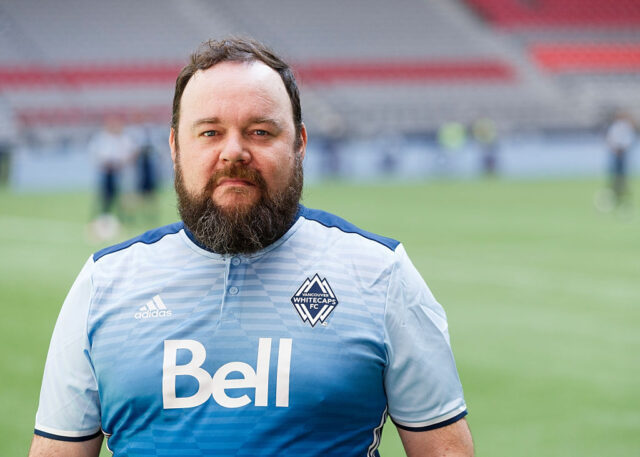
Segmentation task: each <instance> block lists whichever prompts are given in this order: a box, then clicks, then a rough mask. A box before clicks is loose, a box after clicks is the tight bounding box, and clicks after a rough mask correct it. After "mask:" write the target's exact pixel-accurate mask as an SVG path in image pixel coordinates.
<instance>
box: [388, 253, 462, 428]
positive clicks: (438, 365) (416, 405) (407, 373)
mask: <svg viewBox="0 0 640 457" xmlns="http://www.w3.org/2000/svg"><path fill="white" fill-rule="evenodd" d="M385 347H386V351H387V357H388V359H387V366H386V370H385V379H384V384H385V390H386V392H387V401H388V408H389V415H390V417H391V419H392V420H393V422H394V423H395V424H396V425H397V426H398V427H400V428H404V429H407V430H412V431H423V430H430V429H434V428H438V427H443V426H445V425H448V424H451V423H453V422H456V421H457V420H459V419H461V418H463V417H464V416H465V415H466V414H467V408H466V404H465V401H464V395H463V392H462V385H461V383H460V378H459V377H458V372H457V369H456V365H455V361H454V358H453V353H452V352H451V347H450V344H449V333H448V327H447V317H446V315H445V312H444V310H443V309H442V306H440V304H439V303H438V302H437V301H436V300H435V298H434V297H433V295H432V294H431V291H430V290H429V288H428V287H427V285H426V284H425V282H424V280H423V279H422V277H421V276H420V274H419V273H418V271H417V270H416V269H415V267H414V266H413V264H412V263H411V261H410V260H409V257H408V256H407V254H406V252H405V250H404V248H403V246H402V245H400V246H398V248H397V249H396V263H395V267H394V270H393V272H392V274H391V278H390V284H389V291H388V295H387V305H386V310H385Z"/></svg>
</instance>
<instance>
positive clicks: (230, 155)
mask: <svg viewBox="0 0 640 457" xmlns="http://www.w3.org/2000/svg"><path fill="white" fill-rule="evenodd" d="M219 158H220V161H221V162H223V163H224V164H225V165H233V164H235V163H245V164H246V163H249V162H250V161H251V154H250V153H249V151H248V150H247V148H246V145H245V142H244V140H243V138H242V135H241V134H239V133H233V132H229V133H227V136H226V138H225V141H224V142H223V144H222V150H221V151H220V157H219Z"/></svg>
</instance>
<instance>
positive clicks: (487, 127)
mask: <svg viewBox="0 0 640 457" xmlns="http://www.w3.org/2000/svg"><path fill="white" fill-rule="evenodd" d="M471 134H472V135H473V139H474V141H475V142H476V144H477V145H478V147H479V148H480V169H481V172H482V174H483V175H484V176H487V177H493V176H495V175H496V172H497V168H498V131H497V128H496V124H495V122H493V120H491V119H489V118H486V117H483V118H480V119H478V120H477V121H475V122H474V123H473V125H472V126H471Z"/></svg>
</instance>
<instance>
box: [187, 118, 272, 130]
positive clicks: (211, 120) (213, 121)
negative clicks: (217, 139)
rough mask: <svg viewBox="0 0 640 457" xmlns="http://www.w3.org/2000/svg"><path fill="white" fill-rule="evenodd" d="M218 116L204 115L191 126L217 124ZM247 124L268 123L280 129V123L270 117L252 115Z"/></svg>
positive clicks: (218, 121)
mask: <svg viewBox="0 0 640 457" xmlns="http://www.w3.org/2000/svg"><path fill="white" fill-rule="evenodd" d="M219 123H220V118H218V117H204V118H202V119H198V120H197V121H195V122H194V123H193V124H192V128H196V127H199V126H201V125H209V124H219ZM248 123H249V124H269V125H272V126H273V127H275V128H277V129H280V130H282V123H281V122H280V121H278V120H276V119H273V118H270V117H254V118H251V119H249V122H248Z"/></svg>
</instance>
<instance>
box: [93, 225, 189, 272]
mask: <svg viewBox="0 0 640 457" xmlns="http://www.w3.org/2000/svg"><path fill="white" fill-rule="evenodd" d="M183 229H184V223H183V222H175V223H173V224H169V225H165V226H163V227H158V228H155V229H153V230H149V231H147V232H145V233H143V234H142V235H139V236H137V237H135V238H131V239H129V240H127V241H123V242H122V243H118V244H115V245H113V246H109V247H106V248H104V249H101V250H99V251H97V252H96V253H94V254H93V262H94V263H95V262H98V261H99V260H101V259H103V258H106V257H108V256H109V255H110V254H115V253H121V252H123V251H127V250H128V249H130V248H132V247H134V246H138V245H147V246H148V245H154V244H156V243H159V242H160V241H162V240H164V239H166V238H167V237H168V236H171V235H176V234H177V233H179V232H180V231H181V230H183Z"/></svg>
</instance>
